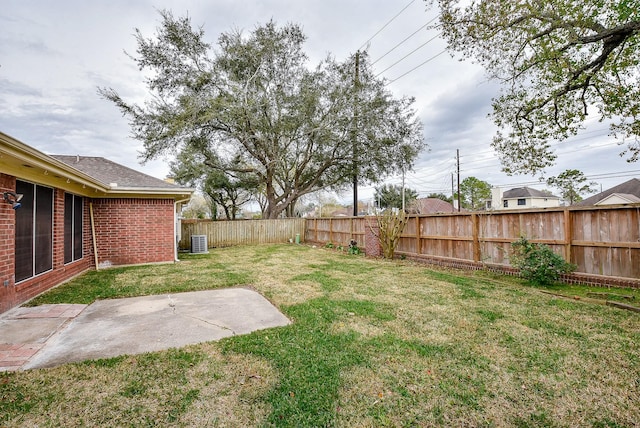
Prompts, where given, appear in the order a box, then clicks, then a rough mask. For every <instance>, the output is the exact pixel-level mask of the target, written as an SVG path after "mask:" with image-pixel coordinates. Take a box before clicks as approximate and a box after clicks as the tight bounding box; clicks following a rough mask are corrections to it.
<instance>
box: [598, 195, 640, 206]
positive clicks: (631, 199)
mask: <svg viewBox="0 0 640 428" xmlns="http://www.w3.org/2000/svg"><path fill="white" fill-rule="evenodd" d="M616 198H617V199H622V200H623V201H624V202H621V203H625V204H636V203H638V202H640V198H639V197H637V196H636V195H631V194H629V193H612V194H610V195H609V196H607V197H606V198H603V199H600V200H599V201H598V202H596V203H595V205H605V204H611V202H608V200H609V199H616ZM618 203H620V202H618Z"/></svg>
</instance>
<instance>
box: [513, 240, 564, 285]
mask: <svg viewBox="0 0 640 428" xmlns="http://www.w3.org/2000/svg"><path fill="white" fill-rule="evenodd" d="M511 249H512V253H511V265H512V266H514V267H516V268H518V269H520V274H521V275H522V276H523V277H524V278H525V279H527V280H528V281H529V282H531V283H532V284H534V285H551V284H553V282H554V281H556V280H557V279H558V278H559V277H560V275H562V274H565V273H571V272H573V271H574V270H575V268H576V267H575V265H573V264H571V263H567V262H566V261H565V260H564V259H563V258H562V257H561V256H559V255H558V254H556V253H554V252H553V250H551V248H550V247H549V246H548V245H544V244H538V243H533V242H530V241H529V240H527V239H526V238H525V237H521V238H520V239H519V240H518V241H516V242H513V243H512V244H511Z"/></svg>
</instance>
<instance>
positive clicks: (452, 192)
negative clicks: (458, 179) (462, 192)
mask: <svg viewBox="0 0 640 428" xmlns="http://www.w3.org/2000/svg"><path fill="white" fill-rule="evenodd" d="M454 189H455V187H454V186H453V172H452V173H451V210H452V211H455V210H456V208H455V207H454V206H453V197H454V195H455V194H456V192H455V190H454Z"/></svg>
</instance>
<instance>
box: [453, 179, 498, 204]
mask: <svg viewBox="0 0 640 428" xmlns="http://www.w3.org/2000/svg"><path fill="white" fill-rule="evenodd" d="M455 197H456V198H457V194H456V195H455ZM490 198H491V185H490V184H489V183H487V182H486V181H482V180H480V179H478V178H476V177H467V178H465V179H464V180H462V182H461V183H460V204H461V205H462V206H463V207H464V208H467V209H470V210H481V209H483V208H484V206H485V200H486V199H490Z"/></svg>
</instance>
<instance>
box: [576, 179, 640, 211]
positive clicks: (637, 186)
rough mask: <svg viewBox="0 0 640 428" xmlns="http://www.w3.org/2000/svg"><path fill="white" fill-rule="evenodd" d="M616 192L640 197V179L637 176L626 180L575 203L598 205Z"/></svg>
mask: <svg viewBox="0 0 640 428" xmlns="http://www.w3.org/2000/svg"><path fill="white" fill-rule="evenodd" d="M614 193H619V194H626V195H634V196H637V197H639V198H640V180H639V179H637V178H632V179H631V180H629V181H625V182H624V183H621V184H618V185H617V186H613V187H612V188H610V189H607V190H605V191H604V192H601V193H598V194H597V195H593V196H591V197H590V198H587V199H584V200H582V201H580V202H578V203H576V204H575V205H580V206H589V205H596V204H597V203H598V202H600V201H602V200H603V199H605V198H607V197H609V196H611V195H613V194H614Z"/></svg>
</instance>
